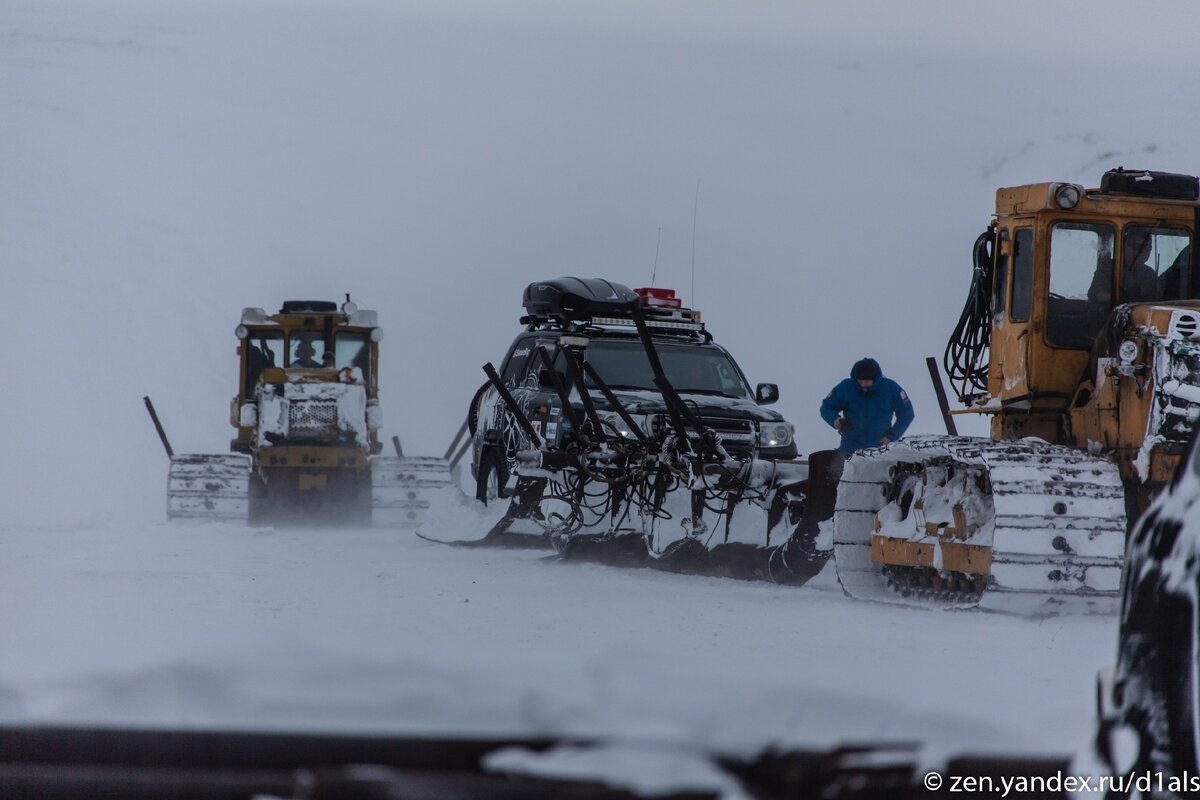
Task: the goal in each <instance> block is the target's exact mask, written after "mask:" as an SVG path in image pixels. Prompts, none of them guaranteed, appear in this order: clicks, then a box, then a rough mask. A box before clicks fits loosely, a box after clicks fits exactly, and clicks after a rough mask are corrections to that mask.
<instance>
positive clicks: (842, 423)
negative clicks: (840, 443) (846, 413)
mask: <svg viewBox="0 0 1200 800" xmlns="http://www.w3.org/2000/svg"><path fill="white" fill-rule="evenodd" d="M852 427H854V426H853V425H852V424H851V423H850V418H849V417H838V426H837V429H838V433H840V434H842V435H843V436H845V435H846V434H847V433H849V432H850V429H851V428H852Z"/></svg>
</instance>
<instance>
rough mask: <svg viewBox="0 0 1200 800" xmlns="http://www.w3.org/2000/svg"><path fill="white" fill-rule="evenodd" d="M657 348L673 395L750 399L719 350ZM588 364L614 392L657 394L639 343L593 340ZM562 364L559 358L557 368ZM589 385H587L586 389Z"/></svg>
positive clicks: (725, 356)
mask: <svg viewBox="0 0 1200 800" xmlns="http://www.w3.org/2000/svg"><path fill="white" fill-rule="evenodd" d="M656 345H657V347H658V356H659V359H660V360H661V361H662V365H663V370H665V371H666V373H667V378H668V379H669V380H670V381H671V385H672V386H674V387H675V390H676V391H678V392H690V393H692V394H712V395H720V396H721V397H733V398H737V399H742V398H747V397H750V390H749V388H748V387H747V386H746V382H745V380H744V379H743V378H742V374H741V373H740V372H738V370H737V367H735V366H734V365H733V362H731V361H730V360H729V356H728V355H726V353H725V351H724V350H721V349H720V348H719V347H711V346H703V345H701V346H697V345H672V344H663V343H661V342H659V343H656ZM587 360H588V362H589V363H591V365H592V366H593V367H595V368H596V371H597V372H598V373H600V377H601V378H603V379H604V381H605V382H606V383H607V384H608V385H609V386H610V387H611V388H613V389H644V390H646V391H650V392H657V391H658V389H657V388H656V387H655V386H654V373H653V372H652V371H651V370H650V360H649V359H648V358H647V357H646V352H645V351H644V350H643V349H642V344H641V342H636V341H612V340H605V339H593V340H592V342H591V344H589V345H588V348H587ZM561 363H562V355H561V354H560V355H559V357H558V359H557V360H556V366H557V365H558V364H561ZM591 385H592V383H591V381H588V386H589V387H590V386H591Z"/></svg>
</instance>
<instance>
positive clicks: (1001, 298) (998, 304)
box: [992, 229, 1008, 325]
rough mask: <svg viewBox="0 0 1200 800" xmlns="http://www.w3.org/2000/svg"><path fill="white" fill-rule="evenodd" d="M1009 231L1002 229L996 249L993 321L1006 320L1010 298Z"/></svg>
mask: <svg viewBox="0 0 1200 800" xmlns="http://www.w3.org/2000/svg"><path fill="white" fill-rule="evenodd" d="M1007 242H1008V231H1006V230H1004V229H1001V230H1000V245H999V248H998V249H997V251H996V278H995V284H994V288H993V291H992V323H993V324H995V325H999V324H1000V323H1001V322H1002V321H1003V320H1004V304H1005V301H1006V300H1007V299H1008V248H1007V247H1005V245H1006V244H1007Z"/></svg>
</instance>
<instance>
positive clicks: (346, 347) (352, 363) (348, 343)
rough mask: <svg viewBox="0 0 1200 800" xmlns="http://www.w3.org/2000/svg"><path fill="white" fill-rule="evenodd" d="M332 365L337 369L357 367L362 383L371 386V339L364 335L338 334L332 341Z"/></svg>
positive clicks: (356, 333)
mask: <svg viewBox="0 0 1200 800" xmlns="http://www.w3.org/2000/svg"><path fill="white" fill-rule="evenodd" d="M333 351H334V355H333V365H334V366H335V367H336V368H337V369H345V368H346V367H358V368H359V369H360V370H362V375H363V381H364V382H365V383H366V384H367V386H368V387H370V386H371V337H370V335H369V334H366V333H358V332H353V333H351V332H347V333H339V334H337V336H335V337H334V340H333Z"/></svg>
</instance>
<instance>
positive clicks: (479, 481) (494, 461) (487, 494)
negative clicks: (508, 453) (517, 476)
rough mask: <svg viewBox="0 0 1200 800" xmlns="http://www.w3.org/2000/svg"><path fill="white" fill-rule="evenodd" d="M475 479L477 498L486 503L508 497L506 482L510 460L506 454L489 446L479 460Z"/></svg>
mask: <svg viewBox="0 0 1200 800" xmlns="http://www.w3.org/2000/svg"><path fill="white" fill-rule="evenodd" d="M477 473H478V475H477V477H476V480H475V498H476V499H477V500H479V501H481V502H482V503H483V504H484V505H488V504H490V503H492V502H494V501H496V500H503V499H504V498H506V497H508V490H507V489H505V488H504V487H505V484H507V483H508V462H507V461H506V460H505V459H504V456H502V455H500V453H498V452H496V450H494V449H491V448H489V449H488V450H485V451H484V454H483V458H482V459H481V460H480V462H479V469H478V470H477Z"/></svg>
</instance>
